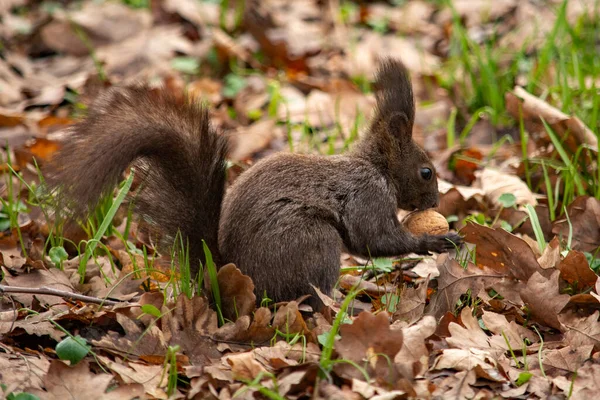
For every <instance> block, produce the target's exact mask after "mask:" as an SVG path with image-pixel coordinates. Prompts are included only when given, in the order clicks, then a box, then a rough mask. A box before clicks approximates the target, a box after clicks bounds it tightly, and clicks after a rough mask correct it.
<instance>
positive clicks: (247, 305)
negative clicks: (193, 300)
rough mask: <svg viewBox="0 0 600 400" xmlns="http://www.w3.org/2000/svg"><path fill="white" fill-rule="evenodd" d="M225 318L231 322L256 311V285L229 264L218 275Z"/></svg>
mask: <svg viewBox="0 0 600 400" xmlns="http://www.w3.org/2000/svg"><path fill="white" fill-rule="evenodd" d="M217 281H218V282H219V291H220V294H221V306H222V312H223V316H224V317H225V318H226V319H228V320H231V321H235V320H236V319H237V318H239V317H242V316H245V315H248V316H249V315H251V314H252V312H253V311H254V310H255V309H256V295H255V294H254V283H253V282H252V279H250V277H249V276H247V275H244V274H242V271H240V270H239V269H238V268H237V267H236V266H235V265H233V264H227V265H224V266H223V267H221V268H220V269H219V272H218V273H217Z"/></svg>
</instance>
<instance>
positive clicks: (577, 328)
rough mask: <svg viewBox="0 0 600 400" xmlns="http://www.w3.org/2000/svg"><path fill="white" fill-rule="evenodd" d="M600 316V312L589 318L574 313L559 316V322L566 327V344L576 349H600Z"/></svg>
mask: <svg viewBox="0 0 600 400" xmlns="http://www.w3.org/2000/svg"><path fill="white" fill-rule="evenodd" d="M599 315H600V312H599V311H596V312H595V313H593V314H592V315H588V316H587V317H581V316H579V315H577V314H575V313H572V312H569V313H565V314H561V315H559V316H558V320H559V321H560V323H561V324H562V325H563V326H564V332H565V335H564V340H565V342H566V343H567V344H569V346H571V347H574V348H578V347H580V346H586V345H592V346H594V348H595V349H596V350H598V349H600V322H599V321H598V316H599Z"/></svg>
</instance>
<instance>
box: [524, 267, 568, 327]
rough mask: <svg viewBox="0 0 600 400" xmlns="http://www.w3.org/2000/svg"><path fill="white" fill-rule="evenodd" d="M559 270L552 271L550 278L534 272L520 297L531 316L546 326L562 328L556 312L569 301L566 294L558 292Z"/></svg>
mask: <svg viewBox="0 0 600 400" xmlns="http://www.w3.org/2000/svg"><path fill="white" fill-rule="evenodd" d="M559 275H560V271H554V273H553V274H552V276H551V277H550V278H548V279H547V278H545V277H544V276H542V275H541V274H539V273H538V272H536V273H534V274H533V275H532V276H531V278H529V281H527V287H526V288H525V289H523V290H522V291H521V298H522V299H523V301H524V302H525V304H526V305H527V308H528V309H529V311H530V312H531V317H532V318H533V319H534V320H535V321H537V322H540V323H542V324H544V325H546V326H549V327H551V328H554V329H558V330H563V326H562V325H561V323H560V321H559V320H558V314H559V313H560V312H561V311H562V309H563V308H564V307H565V305H567V303H568V302H569V295H568V294H560V292H559V288H558V277H559Z"/></svg>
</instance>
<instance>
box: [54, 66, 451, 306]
mask: <svg viewBox="0 0 600 400" xmlns="http://www.w3.org/2000/svg"><path fill="white" fill-rule="evenodd" d="M376 86H377V87H378V88H379V89H380V90H379V92H378V94H377V110H376V113H375V117H374V119H373V122H372V125H371V127H370V128H369V130H368V132H367V133H366V135H365V137H364V138H363V139H362V140H361V141H360V142H359V143H358V145H357V146H356V148H355V149H354V151H352V152H350V153H348V154H345V155H339V156H331V157H323V156H312V155H298V154H278V155H274V156H272V157H269V158H267V159H265V160H263V161H261V162H259V163H257V164H256V165H255V166H253V167H252V168H250V169H249V170H248V171H247V172H245V173H244V174H242V176H241V177H240V178H239V179H238V180H237V181H236V182H235V183H234V185H233V186H232V187H231V188H230V190H229V191H228V192H227V194H226V196H225V198H224V199H223V188H224V175H225V167H224V165H225V151H226V143H225V139H223V136H220V135H217V133H216V132H214V131H213V130H212V129H211V128H210V126H209V124H208V117H207V113H206V110H204V109H202V108H200V107H198V106H195V105H193V104H189V103H186V104H184V105H181V104H177V102H176V101H175V100H174V99H173V98H170V97H169V96H168V95H166V94H164V93H159V94H158V95H150V94H148V92H147V91H145V90H143V89H135V88H125V89H121V90H113V91H111V92H109V93H108V94H106V95H104V96H103V97H101V98H100V99H99V100H98V101H97V104H96V106H95V107H92V112H91V113H90V115H89V117H88V118H87V119H86V120H85V121H83V122H82V123H81V124H79V125H78V126H77V127H75V128H74V130H73V131H74V140H73V141H72V142H70V143H69V144H67V147H66V148H65V150H63V151H62V152H61V153H60V154H59V155H58V157H57V159H56V160H57V161H56V163H55V165H58V164H61V165H64V168H60V169H58V173H55V174H53V176H52V180H51V186H52V187H58V186H62V187H63V191H62V193H63V195H64V196H65V198H67V199H70V200H71V201H72V204H75V205H77V206H76V210H77V211H79V212H80V213H85V212H88V211H89V210H90V209H91V208H90V207H92V206H93V205H95V203H96V201H97V199H98V198H99V196H100V194H101V193H104V192H106V191H108V190H111V189H112V188H113V186H114V185H115V184H116V183H117V181H118V179H119V177H120V174H121V172H122V171H123V170H124V169H125V168H126V167H127V165H128V164H129V163H131V162H132V161H135V160H136V159H140V158H141V159H143V160H146V162H145V163H143V164H142V165H143V167H144V168H143V170H142V172H143V175H144V178H145V179H146V181H147V182H148V183H147V184H146V185H145V186H144V191H143V193H142V194H141V195H140V199H141V202H140V200H137V206H138V208H139V211H140V213H141V214H142V215H143V216H145V217H147V218H149V219H150V220H151V221H153V222H154V223H155V224H156V225H157V226H158V227H159V228H161V229H162V230H163V231H164V232H165V233H166V234H168V235H171V236H172V235H174V233H176V232H177V230H178V229H180V230H181V232H182V233H183V234H184V235H185V236H186V237H187V238H188V239H189V243H190V246H191V248H192V249H193V251H191V255H192V256H193V257H195V259H201V258H202V257H201V245H200V242H201V239H205V240H207V243H208V244H209V247H210V248H211V250H212V251H213V253H214V254H215V255H220V258H219V260H220V261H221V263H228V262H233V263H235V264H236V265H237V266H238V267H239V268H240V269H241V270H242V271H243V272H244V273H245V274H247V275H249V276H250V277H251V278H252V279H253V281H254V284H255V285H256V294H257V297H258V299H260V298H262V296H263V294H265V293H266V294H267V295H268V296H269V297H270V298H271V299H274V300H276V301H281V300H292V299H295V298H297V297H299V296H301V295H304V294H307V293H310V294H314V291H313V289H312V287H311V284H312V285H314V286H316V287H319V288H320V289H321V290H322V291H323V292H325V293H330V292H331V290H332V289H333V286H334V285H335V283H336V281H337V279H338V276H339V260H340V254H341V251H342V250H343V249H344V248H345V249H346V250H347V251H349V252H351V253H353V254H357V255H361V256H368V255H370V256H373V257H380V256H396V255H400V254H405V253H409V252H416V253H419V254H427V253H428V252H429V251H435V252H443V251H447V250H448V249H451V248H452V244H451V243H450V242H449V241H448V240H447V239H451V240H452V241H454V242H457V243H458V242H460V237H459V236H458V235H456V234H448V235H440V236H430V235H425V236H421V237H415V236H413V235H411V234H410V233H408V232H407V231H406V230H405V229H404V228H403V227H402V226H401V225H400V223H399V222H398V220H397V218H396V210H397V209H398V208H404V209H414V208H418V209H426V208H430V207H434V206H436V205H437V203H438V190H437V180H436V178H435V169H434V167H433V165H432V164H431V162H430V161H429V158H428V157H427V155H426V154H425V152H424V151H423V150H422V149H421V148H420V147H419V146H417V145H416V144H415V142H414V141H413V140H412V125H413V121H414V102H413V94H412V89H411V84H410V80H409V77H408V74H407V72H406V70H405V68H404V66H403V65H402V64H401V63H400V62H398V61H395V60H386V61H384V62H383V63H382V65H381V67H380V70H379V72H378V74H377V77H376ZM423 168H429V169H430V170H431V171H432V178H430V179H425V178H424V177H423V176H422V173H421V169H423ZM84 205H85V207H84ZM217 228H218V248H217V245H216V242H215V238H216V237H217ZM310 303H311V304H312V305H313V306H318V305H319V304H320V302H319V300H318V299H316V298H315V297H314V296H313V298H312V299H311V301H310Z"/></svg>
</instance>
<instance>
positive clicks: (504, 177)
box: [474, 168, 537, 208]
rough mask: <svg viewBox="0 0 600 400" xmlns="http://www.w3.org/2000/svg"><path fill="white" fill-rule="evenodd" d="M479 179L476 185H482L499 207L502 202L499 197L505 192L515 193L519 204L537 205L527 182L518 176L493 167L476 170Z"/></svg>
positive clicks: (492, 201) (495, 205) (489, 197)
mask: <svg viewBox="0 0 600 400" xmlns="http://www.w3.org/2000/svg"><path fill="white" fill-rule="evenodd" d="M475 176H476V177H477V180H476V181H475V183H474V185H475V186H476V187H480V188H481V190H483V192H484V193H485V196H486V197H487V199H488V200H489V201H490V203H491V204H492V205H493V206H494V207H497V208H500V207H501V206H502V204H501V203H500V201H499V199H500V196H502V195H503V194H505V193H511V194H513V195H514V196H515V197H516V199H517V204H518V205H521V206H524V205H526V204H530V205H532V206H535V205H536V204H537V199H536V198H535V196H534V194H533V193H532V192H531V190H530V189H529V187H528V186H527V184H526V183H525V182H523V181H522V180H521V179H520V178H519V177H518V176H515V175H511V174H507V173H504V172H500V171H497V170H494V169H491V168H484V169H483V171H477V172H475Z"/></svg>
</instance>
